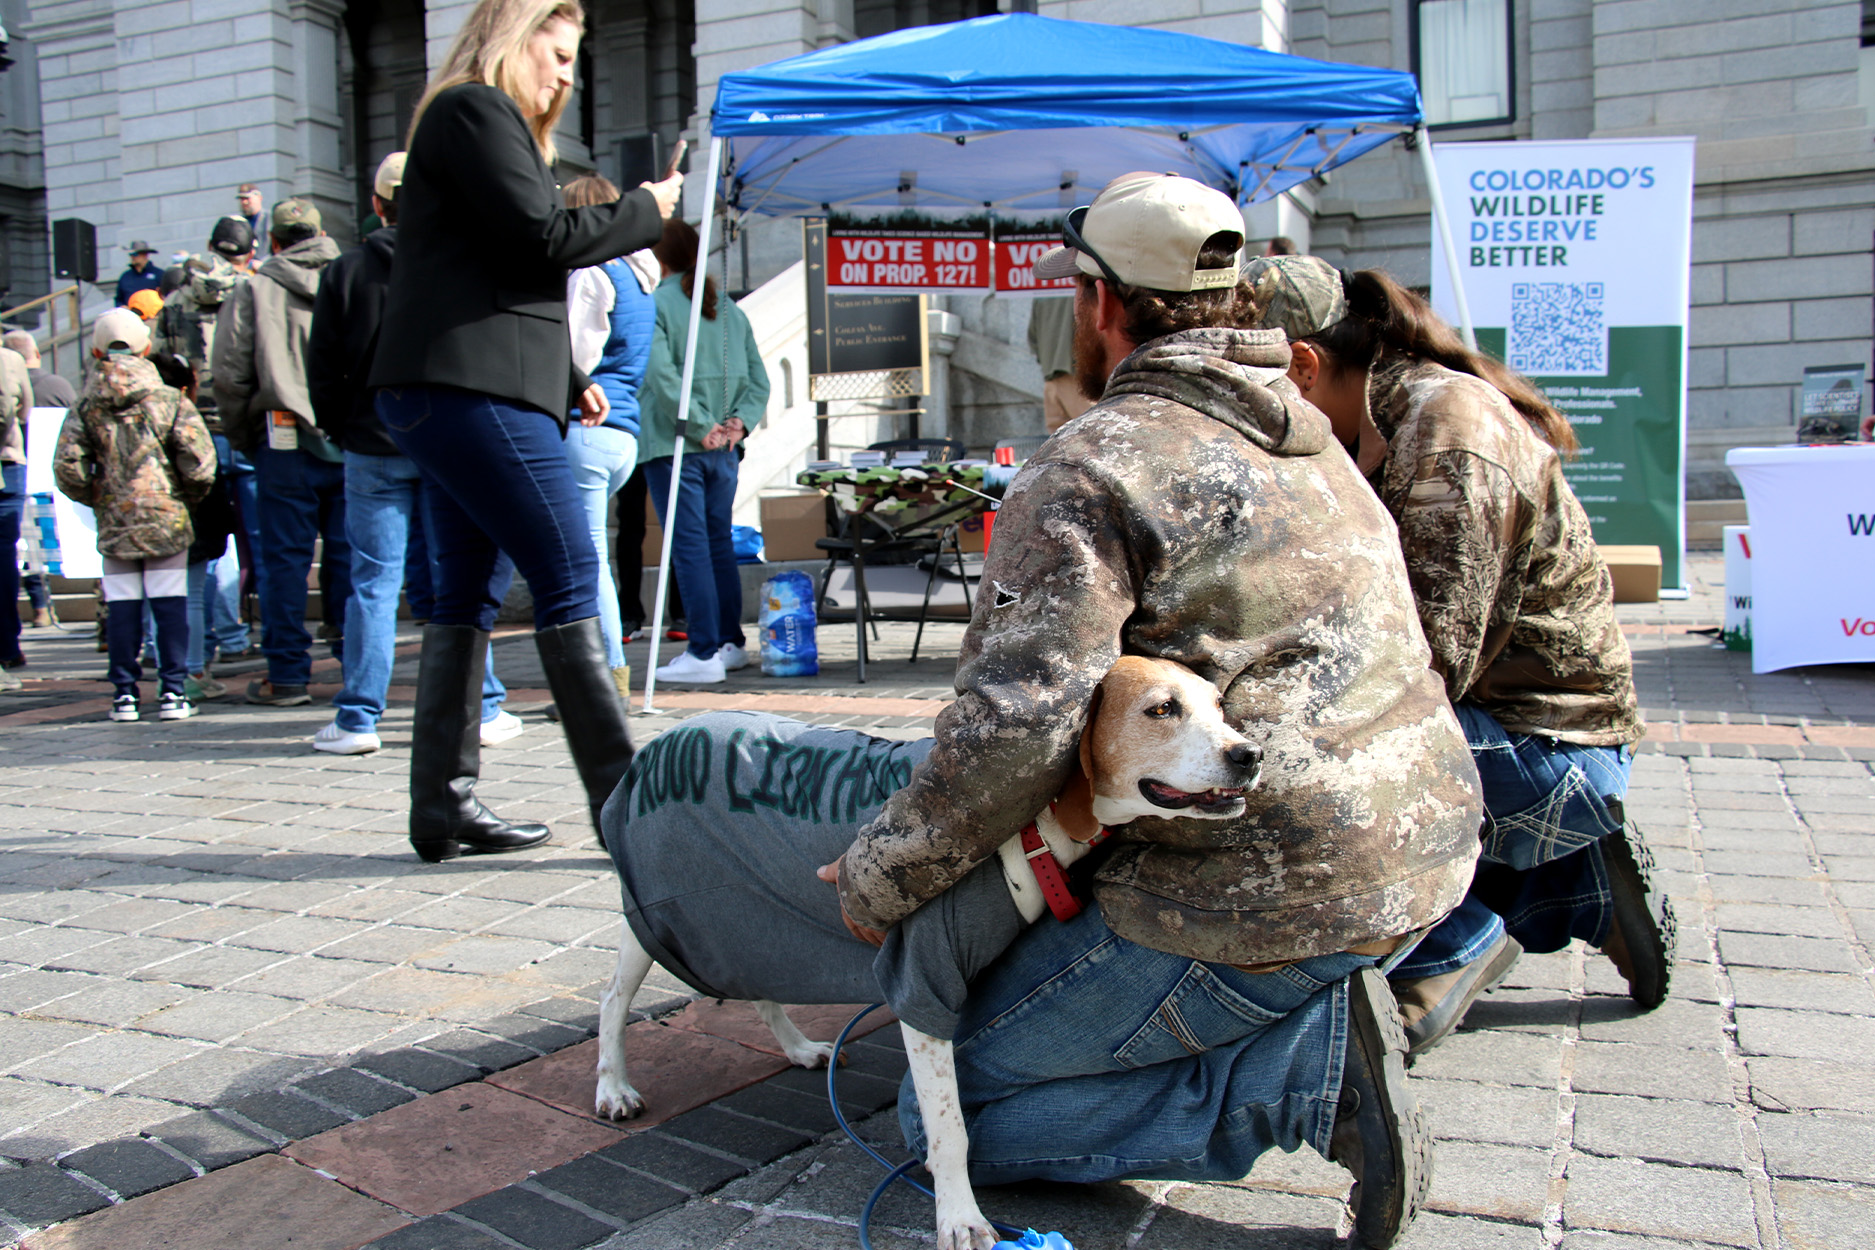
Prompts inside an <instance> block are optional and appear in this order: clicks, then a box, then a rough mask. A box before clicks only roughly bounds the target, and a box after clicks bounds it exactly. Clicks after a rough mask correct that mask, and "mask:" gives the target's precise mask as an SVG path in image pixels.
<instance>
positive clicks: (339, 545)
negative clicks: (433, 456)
mask: <svg viewBox="0 0 1875 1250" xmlns="http://www.w3.org/2000/svg"><path fill="white" fill-rule="evenodd" d="M254 466H255V477H256V479H257V484H258V487H259V495H260V509H259V511H260V534H261V538H260V546H261V565H260V623H261V633H260V645H261V650H263V651H265V652H266V653H267V678H268V680H269V681H271V682H273V683H274V684H275V685H276V686H303V685H305V684H306V681H307V679H308V678H309V677H311V676H312V655H311V653H310V651H309V650H308V649H309V648H310V647H311V646H312V635H311V634H310V633H308V632H307V630H306V577H307V574H308V573H309V572H310V571H311V570H312V569H313V567H314V565H313V544H314V542H315V540H317V539H320V538H323V539H324V540H325V551H326V556H327V560H328V563H330V564H331V566H332V576H331V578H330V580H329V583H328V590H329V592H330V594H331V596H332V598H333V600H334V601H335V602H334V603H333V604H330V605H328V606H329V607H337V608H342V607H343V605H344V603H345V601H346V600H347V599H349V598H351V590H352V588H351V548H350V544H349V543H348V542H347V541H346V539H345V469H344V466H342V465H337V464H332V463H330V462H329V461H325V460H321V459H319V458H318V457H316V456H314V455H312V454H311V453H309V452H304V451H275V450H274V449H273V448H270V447H268V446H266V445H265V444H262V445H261V446H260V447H258V448H256V449H255V459H254Z"/></svg>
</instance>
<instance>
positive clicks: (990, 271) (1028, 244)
mask: <svg viewBox="0 0 1875 1250" xmlns="http://www.w3.org/2000/svg"><path fill="white" fill-rule="evenodd" d="M1060 245H1061V219H1060V215H1059V214H1058V213H1055V212H1049V213H1047V214H1046V215H1037V214H1036V213H1033V212H1021V213H1018V214H1017V215H1016V216H1015V217H1013V218H1012V217H1008V216H1003V215H998V216H997V217H996V218H994V219H992V218H991V217H990V216H989V214H987V213H984V212H981V211H977V212H968V211H966V212H947V211H946V210H943V209H930V208H904V209H897V210H894V211H891V212H883V211H882V212H878V213H867V212H865V211H864V210H852V211H849V212H846V213H840V214H836V215H834V216H832V217H829V218H828V219H827V289H828V290H829V291H837V292H841V293H846V294H853V293H859V292H899V291H903V292H920V293H923V292H931V291H974V292H977V293H979V294H984V295H988V294H991V293H994V294H997V295H1058V294H1073V291H1074V279H1072V278H1061V279H1056V280H1054V281H1046V282H1045V281H1040V280H1038V279H1037V278H1036V276H1035V262H1036V261H1038V260H1040V259H1041V258H1042V257H1043V256H1044V255H1046V254H1047V253H1048V252H1049V251H1050V250H1052V249H1054V248H1056V247H1059V246H1060Z"/></svg>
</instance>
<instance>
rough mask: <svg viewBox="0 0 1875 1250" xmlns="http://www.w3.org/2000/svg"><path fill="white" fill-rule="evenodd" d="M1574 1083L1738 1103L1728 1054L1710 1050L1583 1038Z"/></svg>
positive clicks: (1582, 1087)
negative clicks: (1735, 1097) (1727, 1062)
mask: <svg viewBox="0 0 1875 1250" xmlns="http://www.w3.org/2000/svg"><path fill="white" fill-rule="evenodd" d="M1415 1071H1416V1072H1417V1069H1415ZM1571 1083H1572V1084H1573V1085H1574V1087H1575V1089H1576V1090H1577V1091H1578V1092H1588V1093H1603V1094H1635V1095H1640V1096H1643V1097H1650V1098H1696V1099H1701V1100H1704V1101H1706V1102H1721V1103H1729V1102H1731V1101H1732V1077H1731V1073H1730V1070H1729V1069H1728V1068H1727V1067H1726V1062H1725V1057H1724V1056H1723V1055H1721V1054H1719V1053H1717V1052H1716V1051H1710V1050H1683V1049H1680V1048H1678V1047H1671V1046H1641V1045H1635V1044H1630V1043H1625V1042H1582V1043H1580V1044H1579V1045H1578V1046H1577V1047H1576V1058H1575V1072H1574V1075H1573V1077H1572V1080H1571Z"/></svg>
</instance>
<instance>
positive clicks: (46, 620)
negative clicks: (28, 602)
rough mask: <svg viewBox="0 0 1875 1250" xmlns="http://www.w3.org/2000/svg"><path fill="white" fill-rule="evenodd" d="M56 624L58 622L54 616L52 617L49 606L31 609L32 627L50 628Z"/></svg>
mask: <svg viewBox="0 0 1875 1250" xmlns="http://www.w3.org/2000/svg"><path fill="white" fill-rule="evenodd" d="M56 624H58V621H57V619H56V618H54V617H53V615H52V609H51V608H49V607H46V608H34V609H33V628H34V629H51V628H52V627H53V626H54V625H56Z"/></svg>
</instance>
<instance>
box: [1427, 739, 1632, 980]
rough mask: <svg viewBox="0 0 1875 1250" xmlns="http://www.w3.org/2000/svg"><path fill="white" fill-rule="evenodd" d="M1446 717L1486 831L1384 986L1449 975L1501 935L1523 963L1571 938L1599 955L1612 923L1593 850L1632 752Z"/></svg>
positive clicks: (1622, 786)
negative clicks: (1442, 908)
mask: <svg viewBox="0 0 1875 1250" xmlns="http://www.w3.org/2000/svg"><path fill="white" fill-rule="evenodd" d="M1453 711H1455V712H1457V713H1458V721H1459V724H1460V725H1461V726H1463V728H1464V730H1465V741H1466V742H1467V743H1468V744H1469V745H1470V747H1471V757H1472V760H1473V762H1474V763H1476V764H1477V766H1478V780H1479V781H1480V783H1481V784H1482V788H1483V792H1484V806H1485V810H1486V811H1488V812H1490V814H1491V821H1492V826H1493V827H1492V829H1491V830H1490V831H1489V832H1487V833H1486V835H1485V840H1484V848H1483V853H1482V855H1481V856H1480V858H1479V861H1478V873H1477V876H1476V877H1475V878H1474V879H1473V881H1472V886H1471V890H1470V891H1469V892H1468V893H1467V895H1466V897H1465V901H1464V902H1463V903H1461V904H1459V906H1458V907H1457V908H1456V909H1454V910H1453V911H1452V913H1451V914H1450V915H1448V916H1447V917H1446V918H1445V919H1444V920H1442V921H1440V922H1439V924H1438V926H1437V927H1436V928H1434V929H1433V931H1432V932H1431V933H1429V934H1427V935H1426V938H1425V940H1424V941H1423V942H1421V943H1420V944H1419V946H1418V948H1417V949H1416V950H1414V951H1413V953H1412V955H1411V956H1410V957H1408V959H1407V960H1406V961H1405V962H1404V963H1402V964H1401V965H1400V967H1399V968H1397V969H1395V970H1394V973H1393V975H1394V977H1395V978H1396V979H1400V980H1418V979H1420V978H1422V977H1430V976H1438V975H1440V974H1442V973H1447V972H1455V971H1457V970H1458V969H1460V968H1462V967H1464V966H1465V965H1467V964H1469V963H1471V962H1472V961H1473V960H1475V959H1477V958H1478V957H1479V956H1481V955H1482V954H1484V952H1485V951H1486V950H1488V949H1490V947H1492V946H1493V945H1495V944H1496V942H1497V938H1498V935H1499V934H1500V933H1504V932H1508V933H1509V934H1510V936H1512V937H1514V938H1516V939H1517V941H1518V942H1519V943H1521V944H1522V945H1523V948H1524V949H1525V950H1526V951H1530V952H1532V953H1543V952H1548V951H1557V950H1561V949H1562V948H1563V947H1565V946H1567V945H1568V944H1569V941H1570V939H1571V938H1581V939H1582V940H1583V941H1585V942H1587V943H1588V944H1589V945H1591V946H1597V947H1599V946H1600V945H1601V944H1602V943H1603V942H1604V941H1606V940H1607V937H1608V926H1609V924H1610V923H1611V921H1612V919H1613V914H1614V903H1613V899H1612V896H1611V895H1610V892H1609V886H1608V869H1607V866H1606V864H1605V862H1604V861H1603V858H1602V850H1601V841H1602V839H1604V838H1606V837H1609V836H1611V835H1615V834H1619V833H1620V831H1621V823H1620V822H1619V821H1618V820H1616V819H1615V817H1614V815H1613V814H1612V813H1611V812H1610V811H1609V809H1608V800H1609V799H1625V798H1626V796H1627V792H1628V773H1629V770H1630V768H1631V767H1632V764H1633V758H1634V757H1633V752H1632V751H1631V750H1630V749H1629V748H1628V747H1589V746H1578V745H1576V744H1575V743H1571V742H1561V741H1558V740H1556V739H1554V738H1546V737H1543V736H1541V735H1539V734H1519V733H1511V732H1509V731H1508V730H1506V729H1505V728H1504V727H1503V726H1502V725H1500V724H1498V723H1497V719H1496V718H1495V717H1493V716H1492V715H1491V714H1490V713H1489V712H1487V711H1485V710H1484V709H1483V708H1480V707H1478V706H1476V705H1475V704H1471V703H1460V704H1458V705H1457V706H1456V707H1455V708H1454V709H1453Z"/></svg>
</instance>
